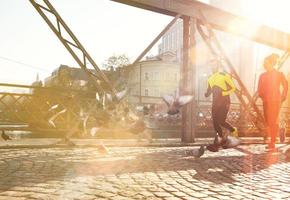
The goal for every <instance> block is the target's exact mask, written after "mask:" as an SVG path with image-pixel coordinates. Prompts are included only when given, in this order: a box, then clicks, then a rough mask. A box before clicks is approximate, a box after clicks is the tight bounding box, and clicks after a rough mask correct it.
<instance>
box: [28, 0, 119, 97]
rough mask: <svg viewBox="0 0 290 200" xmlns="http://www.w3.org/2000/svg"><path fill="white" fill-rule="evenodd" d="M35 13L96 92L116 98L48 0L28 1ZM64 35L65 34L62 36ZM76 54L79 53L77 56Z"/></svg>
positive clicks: (100, 72)
mask: <svg viewBox="0 0 290 200" xmlns="http://www.w3.org/2000/svg"><path fill="white" fill-rule="evenodd" d="M29 1H30V3H31V4H32V5H33V7H34V8H35V9H36V11H37V12H38V13H39V14H40V16H41V17H42V18H43V19H44V21H45V22H46V23H47V25H48V26H49V27H50V28H51V30H52V31H53V32H54V33H55V34H56V36H57V37H58V39H59V40H60V41H61V43H62V44H63V45H64V46H65V48H66V49H67V50H68V51H69V53H70V54H71V55H72V57H73V58H74V59H75V61H76V62H77V63H78V64H79V66H80V67H81V68H82V69H83V70H84V71H85V72H86V73H87V75H88V77H89V78H90V79H91V80H92V81H93V83H94V84H95V86H96V88H97V89H98V91H105V90H107V91H106V92H108V93H110V94H112V96H113V97H115V96H116V91H115V89H114V88H113V86H112V85H111V84H110V82H109V80H108V78H107V77H106V75H105V74H104V73H103V72H102V71H101V70H100V69H99V67H98V66H97V64H96V63H95V61H94V60H93V59H92V57H91V56H90V55H89V53H88V52H87V51H86V49H85V48H84V47H83V45H82V44H81V43H80V41H79V40H78V39H77V37H76V36H75V35H74V33H73V32H72V31H71V29H70V28H69V27H68V26H67V24H66V23H65V22H64V20H63V19H62V18H61V16H60V15H59V14H58V12H57V11H56V9H55V8H54V7H53V6H52V5H51V3H50V2H49V0H39V1H38V2H42V5H41V4H39V3H37V1H36V0H29ZM48 14H51V15H53V16H54V17H55V20H56V24H54V23H53V22H52V21H51V20H50V18H49V17H48ZM64 33H65V34H64ZM64 35H67V36H69V38H65V37H64ZM78 52H81V55H79V53H78ZM88 64H91V65H92V66H93V67H94V69H95V70H96V73H97V74H94V73H92V72H90V71H89V70H88V68H87V66H88ZM100 81H101V82H102V83H103V84H104V86H105V87H106V88H107V89H104V88H102V87H101V85H100Z"/></svg>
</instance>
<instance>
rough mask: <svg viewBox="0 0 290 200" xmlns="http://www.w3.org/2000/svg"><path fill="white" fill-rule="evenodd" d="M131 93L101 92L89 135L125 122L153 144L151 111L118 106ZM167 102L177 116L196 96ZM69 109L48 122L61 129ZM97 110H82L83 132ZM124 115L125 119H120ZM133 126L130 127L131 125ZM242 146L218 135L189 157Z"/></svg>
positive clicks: (4, 136)
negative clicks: (58, 122) (110, 124)
mask: <svg viewBox="0 0 290 200" xmlns="http://www.w3.org/2000/svg"><path fill="white" fill-rule="evenodd" d="M127 93H128V90H127V89H125V90H123V91H121V92H118V93H117V94H116V98H115V99H114V98H112V96H111V95H110V94H103V95H102V96H100V95H99V94H98V93H97V94H96V100H97V102H98V103H100V104H101V110H98V115H99V116H95V118H96V125H97V126H94V127H92V128H90V131H89V134H90V135H91V136H93V137H94V136H96V135H97V133H98V132H99V131H100V130H101V129H102V128H103V126H106V125H105V124H107V123H108V121H114V124H116V122H117V121H122V120H123V121H125V128H124V129H125V130H127V131H129V132H131V133H133V134H144V133H145V135H146V134H147V139H148V140H149V141H150V142H151V141H152V136H151V133H150V131H149V129H148V128H147V127H148V125H147V124H148V123H147V122H146V118H145V117H144V116H146V115H148V114H150V110H149V109H148V108H147V107H142V109H139V110H138V109H137V110H135V112H133V111H130V109H129V107H125V109H124V106H123V107H122V108H123V111H122V112H119V111H118V108H119V107H118V105H120V104H121V105H124V104H122V100H123V99H124V97H125V96H126V95H127ZM162 99H163V101H164V102H165V103H166V105H167V112H166V113H167V115H168V116H173V115H177V114H179V113H180V109H181V108H182V106H184V105H186V104H188V103H190V102H191V101H192V100H193V96H191V95H179V94H178V92H175V94H174V95H165V96H163V97H162ZM67 109H68V108H61V106H60V105H58V104H56V105H53V106H51V107H50V109H49V110H48V112H49V113H54V114H53V115H52V116H51V117H49V119H48V124H49V126H50V127H53V128H57V126H56V124H55V120H56V119H57V118H58V117H59V116H61V115H62V114H64V113H66V112H67ZM93 109H95V108H91V109H90V110H88V111H87V112H85V111H84V110H82V109H81V110H80V122H81V127H82V129H83V133H84V134H85V135H87V134H88V131H87V130H88V128H87V127H88V119H89V117H90V115H92V113H93ZM118 115H122V116H118ZM128 124H129V125H128ZM1 137H2V139H4V140H11V138H10V137H9V136H8V135H7V134H5V132H4V131H3V130H2V134H1ZM69 138H70V135H69V136H66V137H65V138H64V140H63V141H64V142H65V143H66V144H70V145H73V144H74V143H72V142H71V141H70V139H69ZM239 144H240V139H239V138H237V137H235V136H231V135H227V136H225V137H223V138H220V137H219V136H218V135H217V136H216V137H215V139H214V142H213V144H209V145H206V146H205V145H201V146H200V147H199V148H198V149H193V150H190V151H185V155H186V156H193V157H195V158H200V157H201V156H202V155H203V154H204V152H205V150H209V151H211V152H217V151H218V150H219V149H220V148H223V149H227V148H233V147H236V146H238V145H239ZM98 150H99V152H101V153H108V149H107V148H106V147H105V145H104V144H103V143H101V144H100V147H99V148H98ZM285 155H286V158H287V159H289V160H290V148H289V149H287V150H286V151H285Z"/></svg>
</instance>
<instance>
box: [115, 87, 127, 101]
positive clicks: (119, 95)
mask: <svg viewBox="0 0 290 200" xmlns="http://www.w3.org/2000/svg"><path fill="white" fill-rule="evenodd" d="M127 93H128V89H124V90H123V91H121V92H118V93H117V94H116V96H117V99H118V101H121V100H122V99H123V98H124V97H125V96H126V95H127Z"/></svg>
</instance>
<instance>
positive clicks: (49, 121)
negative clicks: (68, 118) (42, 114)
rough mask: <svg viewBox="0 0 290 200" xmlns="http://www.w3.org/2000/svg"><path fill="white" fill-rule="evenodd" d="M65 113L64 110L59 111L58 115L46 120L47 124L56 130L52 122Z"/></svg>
mask: <svg viewBox="0 0 290 200" xmlns="http://www.w3.org/2000/svg"><path fill="white" fill-rule="evenodd" d="M65 112H66V109H63V110H61V111H59V112H58V113H56V114H54V115H53V116H52V117H50V118H49V119H48V123H49V124H50V125H51V126H53V127H54V128H56V126H55V124H54V122H53V121H54V120H55V119H56V118H57V117H58V116H59V115H61V114H62V113H65Z"/></svg>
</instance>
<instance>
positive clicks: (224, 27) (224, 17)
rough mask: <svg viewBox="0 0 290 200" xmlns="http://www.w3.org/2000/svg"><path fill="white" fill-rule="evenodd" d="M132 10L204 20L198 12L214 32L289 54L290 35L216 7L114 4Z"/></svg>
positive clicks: (180, 0) (176, 1) (179, 2)
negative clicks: (230, 35)
mask: <svg viewBox="0 0 290 200" xmlns="http://www.w3.org/2000/svg"><path fill="white" fill-rule="evenodd" d="M111 1H115V2H119V3H123V4H127V5H130V6H135V7H138V8H142V9H146V10H150V11H153V12H158V13H161V14H166V15H171V16H176V15H177V14H181V15H185V16H190V17H193V18H196V19H197V20H201V21H202V19H201V17H200V15H199V12H200V11H201V12H202V13H203V14H204V16H205V17H206V21H207V22H208V23H209V24H210V25H211V27H212V28H214V29H217V30H220V31H224V32H228V33H232V34H234V35H238V36H241V37H244V38H246V39H249V40H252V41H255V42H258V43H261V44H264V45H267V46H271V47H273V48H276V49H280V50H284V51H290V34H289V33H285V32H282V31H280V30H277V29H274V28H271V27H269V26H266V25H261V24H258V23H255V22H252V21H250V20H248V19H246V18H243V17H240V16H237V15H234V14H231V13H229V12H226V11H223V10H221V9H218V8H216V7H213V6H210V5H208V4H205V3H201V2H199V1H196V0H111Z"/></svg>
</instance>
